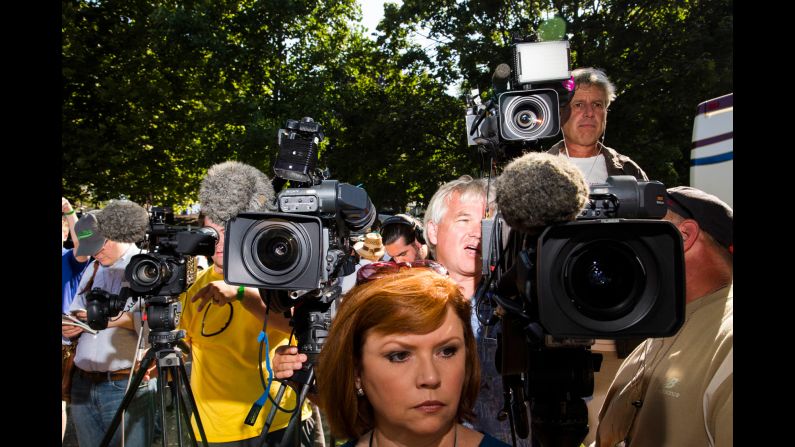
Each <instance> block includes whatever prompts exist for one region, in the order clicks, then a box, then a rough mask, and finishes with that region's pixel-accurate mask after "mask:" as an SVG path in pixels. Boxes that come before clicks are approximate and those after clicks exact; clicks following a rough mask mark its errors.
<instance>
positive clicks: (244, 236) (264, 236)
mask: <svg viewBox="0 0 795 447" xmlns="http://www.w3.org/2000/svg"><path fill="white" fill-rule="evenodd" d="M322 139H323V132H322V130H321V128H320V125H319V124H318V123H315V122H314V121H313V120H312V118H308V117H307V118H303V119H302V121H300V122H298V121H295V120H288V121H287V125H286V128H285V129H280V130H279V148H280V152H279V158H278V159H277V161H276V163H275V164H274V171H275V172H276V175H278V176H279V177H281V178H284V179H287V180H291V181H294V182H297V183H298V185H299V186H301V187H290V188H287V189H285V190H284V191H282V192H280V193H279V194H278V197H277V205H278V209H279V211H280V212H275V213H262V212H259V213H241V214H239V215H237V216H236V217H234V218H232V219H230V220H229V222H228V224H227V228H226V244H225V245H224V259H226V260H227V263H226V266H225V268H224V276H225V277H224V279H225V280H226V282H228V283H230V284H236V285H245V286H250V287H261V288H266V289H270V290H290V291H293V292H296V296H297V295H300V294H301V293H299V292H301V291H311V290H318V289H323V288H324V287H325V286H326V285H328V284H329V283H330V282H331V281H332V280H333V279H335V278H337V277H338V276H341V275H340V274H341V273H342V275H343V276H344V275H347V274H350V273H352V272H353V268H354V261H355V259H353V257H352V256H351V247H350V238H349V235H350V232H351V231H360V230H362V229H364V228H366V227H368V226H370V225H372V223H373V221H374V220H375V218H376V212H375V207H374V206H373V204H372V202H370V198H369V197H368V196H367V193H366V192H365V190H364V189H362V188H359V187H356V186H353V185H349V184H347V183H340V182H338V181H337V180H327V179H325V178H323V177H324V176H323V174H321V173H318V172H316V171H313V170H314V166H315V164H316V163H317V160H316V157H317V144H318V143H319V141H321V140H322ZM287 307H291V306H289V305H288V306H287Z"/></svg>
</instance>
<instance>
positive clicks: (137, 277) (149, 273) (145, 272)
mask: <svg viewBox="0 0 795 447" xmlns="http://www.w3.org/2000/svg"><path fill="white" fill-rule="evenodd" d="M162 273H165V271H162ZM160 277H161V268H160V265H159V264H157V263H155V262H154V261H151V260H149V259H144V260H142V261H141V262H139V263H138V265H136V266H135V268H134V270H133V281H134V282H135V283H136V284H137V285H139V286H141V287H150V286H153V285H155V284H158V283H159V282H160V281H161V278H160Z"/></svg>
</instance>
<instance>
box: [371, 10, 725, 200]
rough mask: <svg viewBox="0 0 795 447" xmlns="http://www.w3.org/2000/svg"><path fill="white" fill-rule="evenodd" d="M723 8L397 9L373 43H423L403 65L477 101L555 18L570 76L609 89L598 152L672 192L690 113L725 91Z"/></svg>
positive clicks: (685, 150)
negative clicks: (475, 91)
mask: <svg viewBox="0 0 795 447" xmlns="http://www.w3.org/2000/svg"><path fill="white" fill-rule="evenodd" d="M732 8H733V4H732V1H731V0H686V1H681V0H652V1H642V2H639V1H628V0H601V1H593V0H589V1H583V0H550V1H546V2H538V1H533V0H517V1H510V2H504V1H497V0H470V1H460V0H405V1H404V2H403V4H402V5H401V6H400V7H397V6H394V5H393V6H391V7H390V8H388V9H387V11H386V15H385V19H384V22H383V23H382V24H381V29H382V30H383V32H384V34H383V36H382V37H381V39H380V43H381V44H382V45H384V46H385V47H389V48H391V47H392V46H394V45H396V42H397V43H398V44H397V46H400V45H407V42H408V41H409V39H410V36H411V35H412V33H416V34H421V35H423V36H426V37H428V38H429V39H430V40H431V41H434V42H438V46H437V47H436V51H435V52H434V55H433V57H430V58H429V57H424V56H417V58H416V59H414V60H413V61H412V62H413V63H421V64H426V65H427V66H428V69H429V70H431V71H432V72H433V73H435V75H436V76H437V77H438V78H440V79H444V80H445V81H449V80H453V79H460V80H462V83H463V86H464V87H465V88H466V89H468V88H470V87H478V88H479V89H480V90H481V91H485V90H487V89H488V88H490V81H491V73H492V72H493V71H494V69H495V68H496V66H497V65H498V64H500V63H502V62H508V61H509V60H510V58H511V54H510V51H509V45H510V44H511V42H512V39H513V37H514V36H528V35H531V34H533V33H534V32H535V31H537V30H538V29H539V26H541V25H542V23H544V22H545V20H546V19H548V18H549V17H551V16H553V15H554V16H557V17H560V18H562V19H563V20H564V22H565V23H566V30H565V31H566V34H567V36H568V37H569V40H570V46H571V59H572V60H571V67H572V68H576V67H587V66H593V67H599V68H602V69H604V70H605V71H606V73H607V74H608V76H609V77H610V78H611V80H612V81H613V83H614V84H616V86H617V90H618V98H617V100H616V101H615V102H614V103H613V105H611V111H610V114H609V120H608V121H609V122H608V127H607V133H606V143H607V145H608V146H611V147H614V148H616V149H617V150H619V151H620V152H622V153H624V154H627V155H629V156H630V157H632V158H633V159H634V160H635V161H637V162H638V163H639V164H640V165H641V166H642V167H643V168H644V170H646V172H647V174H649V176H650V177H652V178H654V179H659V180H661V181H663V182H664V183H666V184H668V185H676V184H686V183H687V182H688V169H689V158H690V156H689V155H690V138H691V133H692V125H693V124H692V123H693V117H694V114H695V110H696V105H697V104H698V103H699V102H701V101H703V100H705V99H709V98H713V97H716V96H720V95H724V94H726V93H730V92H731V91H732V90H733V79H732V65H733V37H732V33H733V16H732ZM561 37H562V36H561ZM555 142H556V140H552V141H550V142H548V143H547V144H546V145H545V147H549V146H551V145H552V144H554V143H555Z"/></svg>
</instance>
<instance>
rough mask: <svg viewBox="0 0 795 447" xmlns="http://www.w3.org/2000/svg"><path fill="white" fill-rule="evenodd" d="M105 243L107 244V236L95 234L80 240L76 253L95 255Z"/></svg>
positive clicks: (79, 254) (78, 254)
mask: <svg viewBox="0 0 795 447" xmlns="http://www.w3.org/2000/svg"><path fill="white" fill-rule="evenodd" d="M103 245H105V238H104V237H102V236H100V235H98V234H95V235H93V236H91V237H87V238H85V239H83V240H82V241H80V244H79V245H78V246H77V251H76V252H75V254H76V255H77V256H86V257H88V256H93V255H94V254H95V253H96V252H98V251H100V250H101V249H102V246H103Z"/></svg>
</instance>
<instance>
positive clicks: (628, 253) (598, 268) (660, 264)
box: [483, 176, 685, 339]
mask: <svg viewBox="0 0 795 447" xmlns="http://www.w3.org/2000/svg"><path fill="white" fill-rule="evenodd" d="M664 197H665V186H664V185H663V184H662V183H660V182H657V181H638V180H636V179H635V178H634V177H632V176H612V177H608V179H607V181H606V182H605V183H601V184H592V185H590V194H589V200H588V201H587V202H586V204H585V207H584V208H583V210H582V211H581V212H580V215H579V216H578V217H577V220H576V221H573V222H567V223H562V224H555V225H549V226H547V227H545V228H543V229H542V230H541V231H539V232H538V233H536V234H524V233H521V232H517V231H515V230H511V232H510V235H509V237H508V241H507V243H506V244H504V245H505V247H506V251H505V255H504V256H503V257H502V259H500V260H496V259H495V257H494V256H491V255H493V253H494V248H495V245H494V243H495V241H494V240H493V239H492V238H491V234H492V233H493V234H495V235H496V236H501V235H502V233H503V232H502V231H501V230H500V231H494V229H493V228H491V226H492V225H494V221H493V220H492V221H488V222H484V228H487V229H485V230H484V234H483V240H484V241H487V240H488V241H489V242H484V250H483V253H484V263H483V268H484V277H485V276H487V275H488V271H489V270H491V269H492V267H494V269H496V271H497V272H496V275H495V276H497V277H500V281H499V283H498V285H497V288H496V290H495V294H494V296H496V297H497V301H498V302H499V303H500V304H501V305H503V307H504V308H506V309H507V310H509V311H510V312H511V313H515V314H516V315H517V316H519V317H520V319H522V320H525V321H526V322H527V324H528V328H531V330H532V331H535V332H536V334H535V335H537V336H539V338H542V337H541V336H542V335H550V336H552V337H557V338H562V337H568V338H580V339H593V338H602V339H621V338H632V337H665V336H670V335H672V334H674V333H675V332H676V331H677V330H678V329H679V327H681V325H682V324H683V322H684V303H685V300H684V291H685V283H684V254H683V250H682V240H681V236H680V235H679V232H678V230H677V229H676V227H675V226H674V225H673V224H671V223H670V222H667V221H661V220H659V219H660V218H661V217H663V216H664V215H665V213H666V210H667V207H666V205H665V202H664ZM499 225H500V224H498V226H499ZM500 239H501V238H500V237H497V242H496V243H497V245H496V247H499V246H503V243H502V241H501V240H500Z"/></svg>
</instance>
